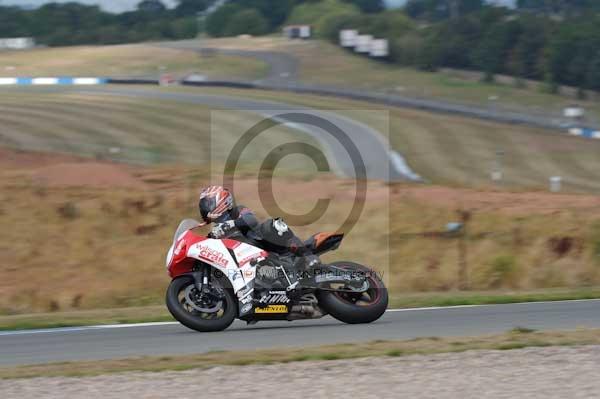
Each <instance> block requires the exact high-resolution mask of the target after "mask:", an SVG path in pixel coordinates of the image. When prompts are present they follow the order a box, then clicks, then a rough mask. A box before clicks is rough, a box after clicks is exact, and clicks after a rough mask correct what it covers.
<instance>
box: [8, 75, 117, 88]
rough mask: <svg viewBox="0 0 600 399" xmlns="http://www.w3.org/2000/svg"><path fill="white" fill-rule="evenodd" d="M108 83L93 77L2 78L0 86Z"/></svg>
mask: <svg viewBox="0 0 600 399" xmlns="http://www.w3.org/2000/svg"><path fill="white" fill-rule="evenodd" d="M105 83H107V79H106V78H95V77H94V78H92V77H70V76H61V77H12V78H10V77H9V78H0V85H3V86H9V85H17V86H51V85H101V84H105Z"/></svg>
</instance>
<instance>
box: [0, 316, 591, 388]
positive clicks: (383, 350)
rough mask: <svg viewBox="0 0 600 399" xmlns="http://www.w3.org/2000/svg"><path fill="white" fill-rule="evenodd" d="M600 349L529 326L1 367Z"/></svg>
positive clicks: (43, 372) (27, 372) (51, 371)
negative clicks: (499, 330)
mask: <svg viewBox="0 0 600 399" xmlns="http://www.w3.org/2000/svg"><path fill="white" fill-rule="evenodd" d="M598 344H600V330H593V329H591V330H575V331H565V332H537V331H535V330H532V329H529V328H527V327H515V328H514V329H513V330H510V331H507V332H506V333H504V334H498V335H488V336H480V337H464V338H440V337H427V338H418V339H412V340H405V341H382V340H380V341H372V342H367V343H360V344H337V345H327V346H318V347H309V348H302V349H270V350H258V351H243V352H225V351H216V352H209V353H206V354H201V355H190V356H160V357H140V358H131V359H120V360H104V361H94V362H63V363H53V364H45V365H33V366H20V367H3V368H0V378H3V379H7V378H32V377H41V376H44V377H53V376H71V377H82V376H93V375H101V374H108V373H121V372H128V371H151V372H157V371H164V370H176V371H180V370H189V369H198V368H200V369H201V368H211V367H215V366H220V365H230V366H244V365H252V364H274V363H289V362H302V361H322V360H338V359H354V358H362V357H374V356H390V357H398V356H408V355H415V354H434V353H447V352H464V351H469V350H512V349H522V348H527V347H544V346H574V345H598Z"/></svg>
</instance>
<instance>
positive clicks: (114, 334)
mask: <svg viewBox="0 0 600 399" xmlns="http://www.w3.org/2000/svg"><path fill="white" fill-rule="evenodd" d="M517 326H521V327H527V328H534V329H539V330H572V329H575V328H579V327H588V328H599V327H600V300H581V301H562V302H538V303H522V304H510V305H485V306H459V307H451V308H423V309H408V310H390V311H388V312H387V313H386V314H385V315H384V316H383V317H382V318H381V319H380V320H378V321H376V322H375V323H372V324H367V325H346V324H343V323H340V322H338V321H337V320H334V319H333V318H331V317H325V318H322V319H318V320H302V321H293V322H285V321H279V322H260V323H258V324H255V325H252V326H246V324H245V323H243V322H240V321H236V322H235V323H234V324H233V325H232V326H231V327H230V328H229V329H227V330H225V331H222V332H217V333H197V332H194V331H191V330H188V329H187V328H185V327H183V326H181V325H179V324H178V323H174V322H173V323H149V324H141V325H125V326H123V325H121V326H119V325H114V326H104V327H102V326H96V327H74V328H61V329H49V330H30V331H6V332H0V366H14V365H21V364H39V363H47V362H61V361H76V360H100V359H116V358H125V357H135V356H144V355H151V356H152V355H154V356H160V355H184V354H196V353H205V352H209V351H216V350H253V349H264V348H277V347H306V346H311V345H324V344H333V343H350V342H364V341H368V340H376V339H386V340H390V339H411V338H417V337H431V336H437V337H452V336H473V335H482V334H492V333H501V332H505V331H507V330H509V329H512V328H514V327H517Z"/></svg>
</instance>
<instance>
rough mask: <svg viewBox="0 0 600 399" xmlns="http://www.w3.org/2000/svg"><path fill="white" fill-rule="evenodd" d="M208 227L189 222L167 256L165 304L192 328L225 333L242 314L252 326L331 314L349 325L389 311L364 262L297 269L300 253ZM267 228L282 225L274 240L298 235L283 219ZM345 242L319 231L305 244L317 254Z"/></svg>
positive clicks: (381, 289)
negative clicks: (213, 232)
mask: <svg viewBox="0 0 600 399" xmlns="http://www.w3.org/2000/svg"><path fill="white" fill-rule="evenodd" d="M204 225H205V223H200V222H198V221H196V220H192V219H186V220H183V221H182V222H181V223H180V224H179V227H178V228H177V231H176V232H175V236H174V238H173V244H172V245H171V247H170V249H169V251H168V254H167V260H166V266H167V270H168V273H169V276H170V277H171V278H172V281H171V283H170V284H169V287H168V289H167V294H166V303H167V308H168V309H169V311H170V312H171V314H172V315H173V317H174V318H175V319H176V320H177V321H179V322H180V323H181V324H183V325H184V326H186V327H188V328H190V329H193V330H196V331H202V332H208V331H221V330H224V329H226V328H227V327H229V325H231V323H233V321H234V320H235V319H236V318H238V319H240V320H243V321H246V322H247V323H248V324H254V323H256V322H258V321H261V320H298V319H316V318H320V317H323V316H325V315H327V314H329V315H331V316H333V317H334V318H336V319H338V320H340V321H342V322H345V323H350V324H356V323H370V322H373V321H375V320H377V319H379V318H380V317H381V316H382V315H383V313H384V312H385V310H386V308H387V305H388V293H387V289H386V288H385V286H384V283H383V281H382V279H381V278H380V276H379V275H378V274H377V273H376V272H375V271H373V270H371V269H370V268H368V267H366V266H363V265H360V264H357V263H353V262H333V263H330V264H326V265H324V264H319V266H317V267H315V268H313V269H307V268H302V267H298V266H297V265H298V262H299V259H298V258H299V257H298V256H297V255H296V254H293V253H290V251H289V250H287V249H286V248H285V246H279V245H276V244H274V245H270V246H269V245H260V247H259V246H256V245H252V244H250V243H247V242H242V241H243V240H237V239H232V238H221V239H215V238H211V237H210V234H209V235H208V236H205V235H202V234H200V233H198V232H197V231H198V228H199V227H201V226H204ZM262 226H267V230H269V228H270V230H273V228H272V227H273V226H276V227H277V230H276V231H275V234H272V236H274V237H275V238H274V239H272V240H266V241H265V242H267V241H268V242H277V240H279V241H284V240H286V239H287V237H288V236H289V235H291V234H293V233H292V232H291V230H289V229H288V228H287V226H286V225H285V223H284V222H283V221H282V220H281V219H269V220H268V221H266V222H264V223H263V224H262ZM263 230H264V229H263ZM342 239H343V234H335V233H319V234H315V235H313V236H312V237H310V238H309V239H308V240H306V241H305V242H303V246H304V249H305V251H308V252H309V253H310V254H311V256H313V258H314V257H315V256H318V255H320V254H323V253H325V252H327V251H332V250H335V249H337V248H338V247H339V245H340V243H341V241H342ZM253 244H254V243H253Z"/></svg>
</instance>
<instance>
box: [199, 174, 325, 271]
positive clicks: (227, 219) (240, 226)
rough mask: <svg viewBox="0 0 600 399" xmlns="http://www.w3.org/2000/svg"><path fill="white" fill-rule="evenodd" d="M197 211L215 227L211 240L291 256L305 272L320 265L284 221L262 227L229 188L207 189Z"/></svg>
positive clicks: (201, 195) (268, 223) (274, 220)
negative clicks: (284, 252) (243, 243)
mask: <svg viewBox="0 0 600 399" xmlns="http://www.w3.org/2000/svg"><path fill="white" fill-rule="evenodd" d="M198 208H199V210H200V216H202V219H203V220H204V222H206V223H207V224H210V223H214V226H213V228H212V230H211V232H210V237H212V238H224V237H227V238H232V239H235V240H238V241H242V242H246V243H248V244H250V245H254V246H257V247H259V248H263V249H265V250H268V251H273V250H278V251H286V252H290V253H292V254H294V255H296V256H299V257H301V258H302V259H303V260H304V262H299V263H300V264H301V265H303V266H304V268H308V267H311V268H314V267H315V266H318V265H319V264H320V261H319V258H318V257H317V256H315V255H313V254H311V253H310V251H308V250H307V249H306V246H305V245H304V242H303V241H302V240H300V239H299V238H298V237H297V236H296V235H295V234H293V233H292V231H291V230H289V228H288V226H287V225H286V224H285V223H284V222H283V221H282V220H281V219H271V220H269V221H267V222H265V223H260V222H259V221H258V219H257V217H256V216H255V214H254V213H253V212H252V211H251V210H250V209H249V208H247V207H245V206H243V205H236V204H235V200H234V198H233V194H232V193H231V192H230V191H229V190H227V189H226V188H223V187H221V186H209V187H206V188H205V189H204V190H202V192H201V193H200V200H199V203H198Z"/></svg>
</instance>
